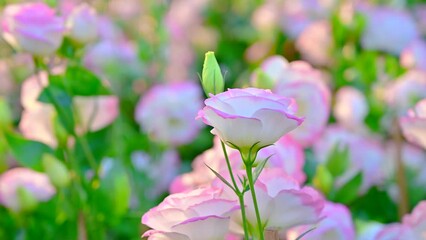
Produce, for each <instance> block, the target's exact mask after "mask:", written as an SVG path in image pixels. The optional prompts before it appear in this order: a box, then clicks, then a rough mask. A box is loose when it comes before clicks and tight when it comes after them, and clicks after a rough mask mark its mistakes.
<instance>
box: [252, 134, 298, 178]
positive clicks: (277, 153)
mask: <svg viewBox="0 0 426 240" xmlns="http://www.w3.org/2000/svg"><path fill="white" fill-rule="evenodd" d="M268 157H270V158H269V160H268V162H267V165H266V166H267V167H270V168H280V169H282V170H283V171H284V172H285V174H287V175H288V176H290V177H292V178H294V179H295V180H296V181H297V182H298V183H299V184H303V183H304V182H305V180H306V174H305V172H304V171H303V166H304V165H305V153H304V151H303V147H302V146H301V145H300V144H299V143H297V142H296V141H294V140H293V139H292V138H291V137H287V136H284V137H282V138H280V139H279V140H278V141H277V142H276V143H275V144H274V145H272V146H269V147H266V148H263V149H261V150H260V151H259V153H258V155H257V159H258V161H259V160H263V159H266V158H268Z"/></svg>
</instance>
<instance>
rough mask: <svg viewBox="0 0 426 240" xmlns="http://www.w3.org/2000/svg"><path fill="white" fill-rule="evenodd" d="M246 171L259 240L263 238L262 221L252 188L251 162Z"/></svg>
mask: <svg viewBox="0 0 426 240" xmlns="http://www.w3.org/2000/svg"><path fill="white" fill-rule="evenodd" d="M246 173H247V179H248V182H249V186H250V192H251V196H252V198H253V205H254V211H255V212H256V220H257V227H258V230H259V235H260V240H264V236H263V227H262V221H261V219H260V213H259V207H258V204H257V198H256V191H255V190H254V181H253V173H252V165H251V164H248V165H246Z"/></svg>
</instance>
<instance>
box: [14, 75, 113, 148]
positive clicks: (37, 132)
mask: <svg viewBox="0 0 426 240" xmlns="http://www.w3.org/2000/svg"><path fill="white" fill-rule="evenodd" d="M37 78H40V82H39V81H38V80H37ZM40 83H41V86H40ZM47 84H48V82H47V74H46V73H44V72H43V73H40V74H39V75H38V76H36V75H34V76H32V77H30V78H28V79H27V80H25V81H24V83H23V84H22V91H21V104H22V106H23V108H24V111H23V112H22V117H21V121H20V123H19V129H20V131H21V132H22V134H23V135H24V136H25V137H27V138H29V139H32V140H36V141H40V142H43V143H46V144H48V145H50V146H52V147H56V145H57V141H56V137H55V132H54V127H53V118H54V117H55V110H54V108H53V106H52V105H50V104H46V103H42V102H39V101H37V99H38V96H39V94H40V93H41V91H42V89H43V88H44V87H45V86H47ZM73 100H74V102H73V104H74V106H75V108H76V111H77V116H76V117H77V119H78V120H79V121H77V122H78V123H79V125H77V126H76V130H77V132H78V133H80V134H83V133H85V132H87V131H97V130H99V129H102V128H104V127H105V126H107V125H109V124H111V123H112V122H113V121H114V120H115V118H116V117H117V115H118V107H119V106H118V98H117V97H115V96H95V97H83V96H77V97H74V99H73Z"/></svg>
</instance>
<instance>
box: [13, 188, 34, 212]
mask: <svg viewBox="0 0 426 240" xmlns="http://www.w3.org/2000/svg"><path fill="white" fill-rule="evenodd" d="M16 195H17V196H18V202H19V206H20V207H19V210H20V211H22V212H30V211H32V210H34V209H35V208H36V207H37V205H38V201H37V199H36V198H35V197H34V196H33V194H32V193H31V192H30V191H28V190H27V189H26V188H24V187H18V188H17V189H16Z"/></svg>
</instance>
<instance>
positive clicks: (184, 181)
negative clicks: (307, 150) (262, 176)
mask: <svg viewBox="0 0 426 240" xmlns="http://www.w3.org/2000/svg"><path fill="white" fill-rule="evenodd" d="M227 153H228V156H229V160H230V162H231V167H232V169H233V170H234V171H240V170H241V169H243V168H244V164H243V162H242V160H241V155H240V153H239V152H238V151H236V150H235V149H231V148H229V147H227ZM268 157H270V158H269V160H268V162H267V164H266V167H271V168H280V169H282V170H283V171H284V172H285V173H286V174H287V175H289V176H291V177H293V178H294V179H295V180H296V181H297V182H298V183H300V184H302V183H303V182H304V181H305V180H306V174H305V173H304V172H303V166H304V164H305V154H304V152H303V148H302V146H301V145H300V144H298V143H297V142H295V141H294V140H292V139H291V138H289V137H285V136H284V137H282V138H280V139H279V140H278V141H277V142H276V143H275V144H274V145H272V146H269V147H265V148H262V149H261V150H260V151H259V153H258V155H257V162H259V161H261V160H264V159H266V158H268ZM206 165H207V166H209V167H210V168H212V169H214V170H215V171H216V172H218V173H220V174H223V175H229V173H228V168H227V166H226V163H225V157H224V154H223V150H222V147H221V145H220V139H219V138H218V137H216V138H215V144H214V145H213V148H211V149H208V150H206V151H205V152H203V153H202V154H201V155H199V156H197V157H196V158H195V159H194V161H193V162H192V171H191V172H189V173H184V174H182V175H180V176H178V177H177V178H175V179H174V180H173V182H172V184H171V186H170V192H172V193H177V192H183V191H187V190H191V189H196V188H198V187H203V186H209V185H211V184H212V183H214V181H215V180H217V177H216V175H215V174H214V173H213V172H212V171H211V170H210V169H209V168H208V167H207V166H206Z"/></svg>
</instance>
